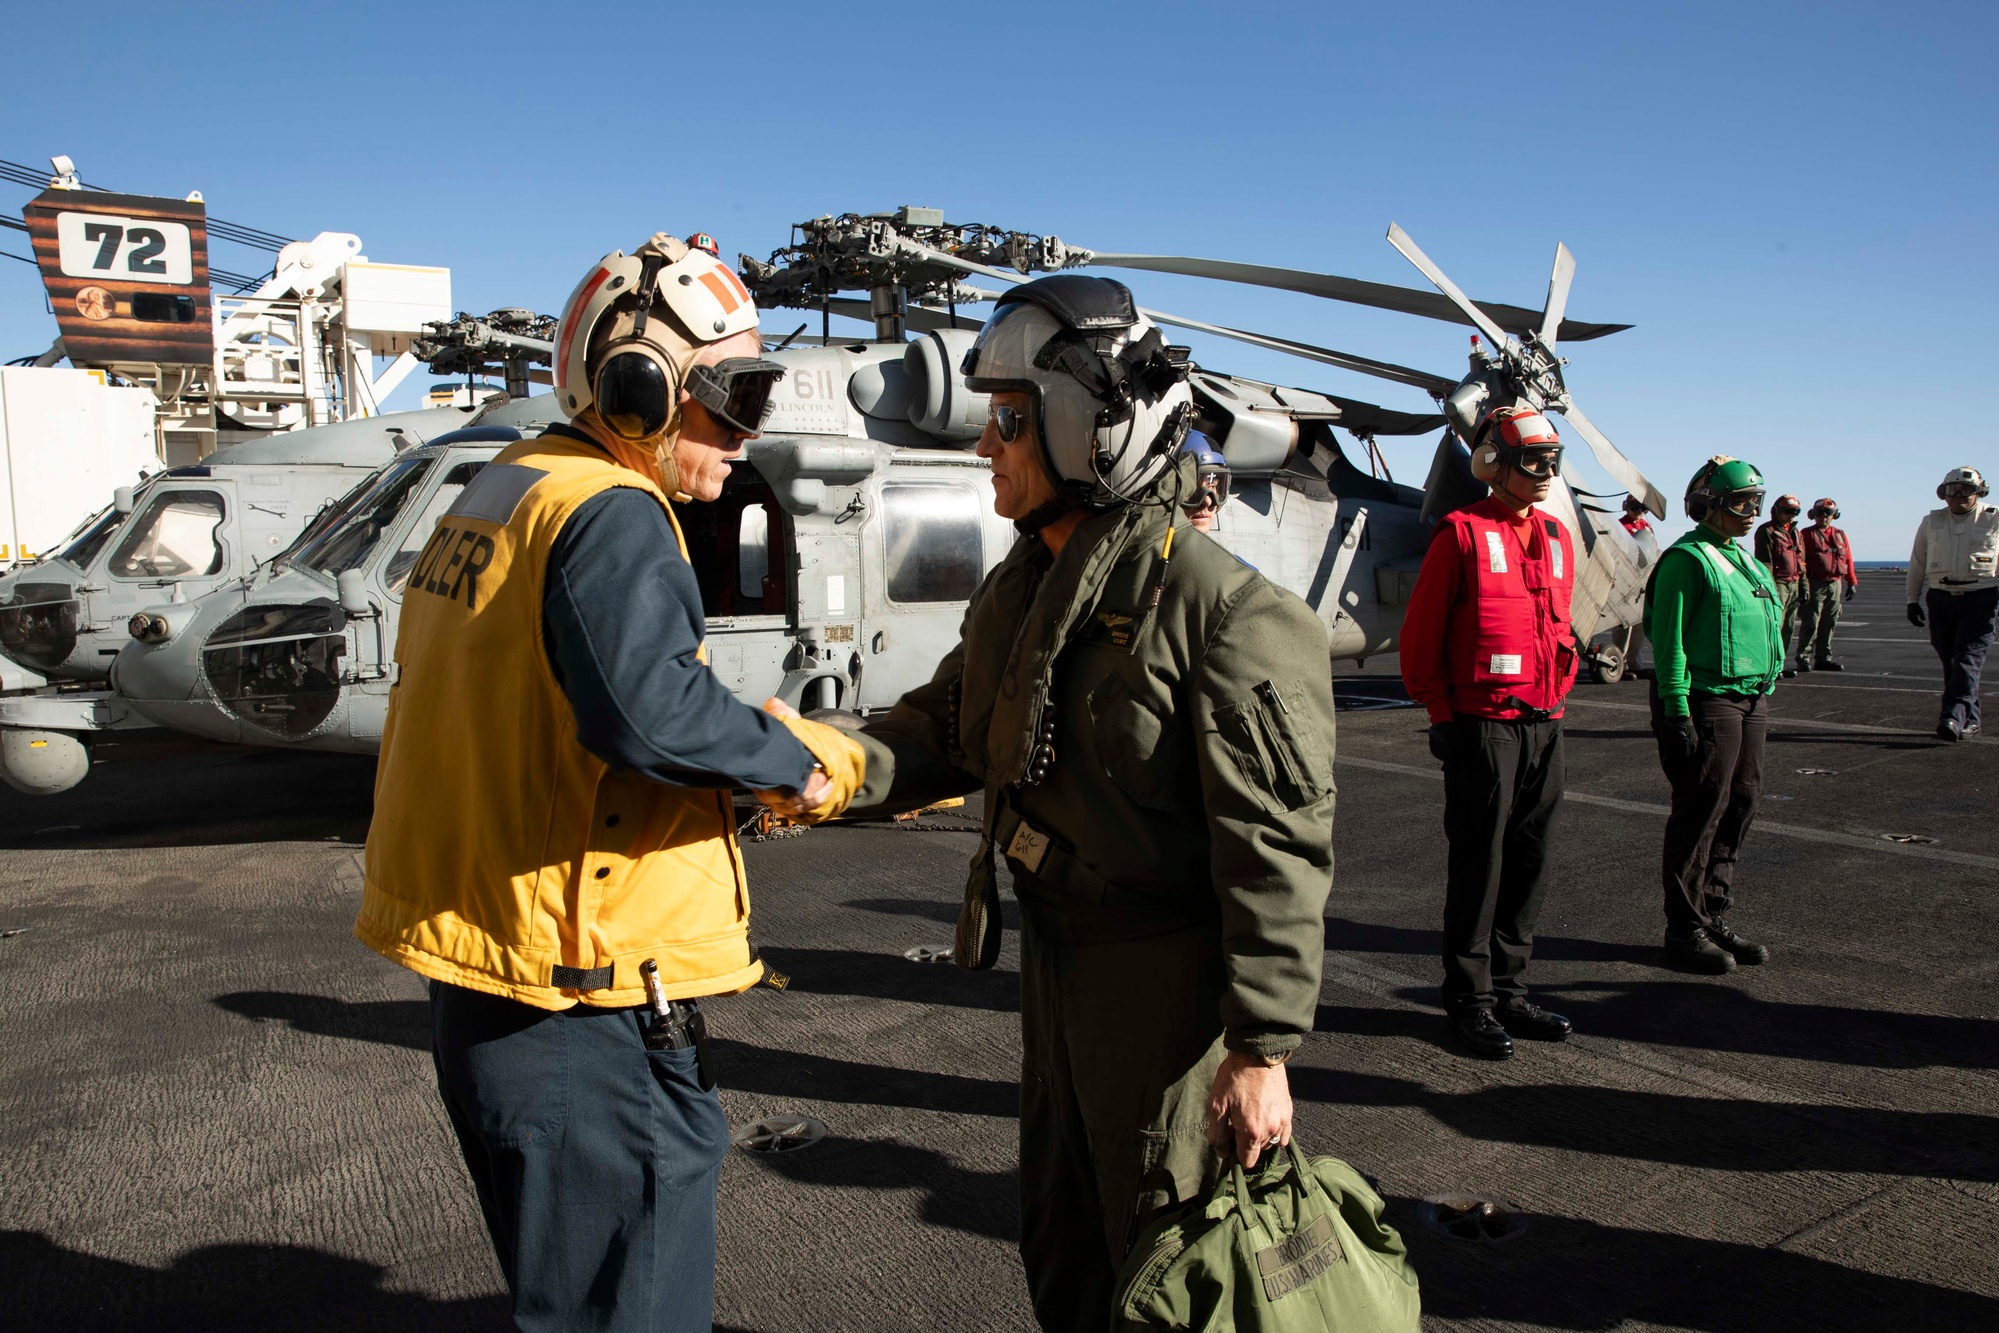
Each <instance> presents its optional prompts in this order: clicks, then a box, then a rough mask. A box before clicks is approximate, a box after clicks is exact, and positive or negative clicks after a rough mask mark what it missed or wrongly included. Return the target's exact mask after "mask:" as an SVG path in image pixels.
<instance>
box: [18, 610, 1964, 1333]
mask: <svg viewBox="0 0 1999 1333" xmlns="http://www.w3.org/2000/svg"><path fill="white" fill-rule="evenodd" d="M1901 586H1902V575H1901V573H1900V572H1898V571H1897V572H1889V571H1868V572H1866V573H1865V574H1863V576H1862V587H1861V591H1860V595H1859V597H1858V598H1857V599H1856V600H1855V601H1854V602H1853V603H1851V604H1850V605H1849V607H1848V608H1847V617H1848V618H1847V619H1845V620H1844V621H1842V623H1841V625H1840V629H1839V636H1838V640H1837V644H1836V648H1837V651H1838V653H1839V654H1840V656H1841V657H1842V658H1843V660H1844V662H1845V665H1846V670H1845V671H1844V672H1843V673H1842V674H1839V675H1829V674H1825V673H1816V674H1812V675H1808V676H1802V677H1800V678H1799V679H1797V680H1796V681H1787V682H1784V683H1783V684H1782V686H1781V687H1780V688H1779V690H1778V692H1777V694H1776V696H1775V699H1774V701H1773V702H1774V715H1775V718H1776V724H1775V728H1774V730H1773V733H1772V738H1771V744H1770V750H1769V756H1770V757H1769V762H1768V771H1767V777H1766V783H1765V794H1764V797H1763V805H1762V808H1761V812H1760V814H1759V817H1758V822H1757V825H1756V828H1755V830H1754V832H1753V833H1752V835H1751V837H1750V840H1749V845H1748V849H1747V852H1746V855H1745V858H1744V860H1743V863H1742V866H1741V871H1740V874H1739V875H1738V878H1737V887H1738V895H1739V905H1738V907H1737V909H1736V911H1735V919H1736V920H1737V921H1738V922H1739V923H1740V924H1741V925H1742V926H1743V928H1744V929H1745V930H1749V931H1752V932H1753V933H1754V934H1755V936H1756V938H1758V939H1762V940H1766V941H1767V942H1768V943H1769V944H1770V946H1771V949H1772V954H1773V956H1772V958H1771V960H1770V962H1769V963H1768V964H1767V965H1765V966H1762V967H1753V968H1741V969H1738V970H1737V971H1735V972H1734V973H1733V974H1732V975H1729V976H1726V977H1718V978H1717V977H1707V976H1695V975H1690V974H1688V973H1685V972H1681V971H1676V970H1673V969H1671V968H1669V967H1668V966H1667V965H1666V963H1665V960H1664V957H1663V955H1662V951H1661V949H1660V933H1661V924H1662V918H1661V911H1660V888H1659V869H1658V866H1659V853H1660V835H1661V829H1662V826H1663V822H1664V815H1665V813H1666V800H1667V792H1666V788H1665V783H1664V780H1663V778H1662V777H1661V775H1660V770H1659V764H1658V761H1657V758H1656V754H1655V748H1654V742H1653V738H1652V736H1651V734H1650V732H1649V730H1648V719H1647V709H1646V686H1645V684H1644V682H1642V681H1632V680H1627V681H1625V682H1623V683H1619V684H1614V685H1600V684H1589V683H1585V684H1583V685H1580V686H1578V688H1577V689H1576V691H1575V694H1574V695H1573V697H1572V699H1571V701H1570V708H1569V713H1568V731H1567V735H1568V738H1569V739H1568V746H1569V750H1568V763H1569V787H1568V796H1567V801H1566V804H1565V806H1564V808H1563V810H1562V812H1561V814H1560V816H1559V823H1558V825H1557V836H1556V839H1555V848H1554V852H1553V860H1552V864H1551V868H1550V889H1549V893H1548V899H1547V905H1546V907H1545V909H1544V911H1543V914H1542V921H1541V929H1540V933H1539V939H1538V943H1537V948H1536V950H1535V954H1536V958H1535V966H1534V969H1533V974H1532V977H1531V981H1532V983H1533V986H1534V996H1535V998H1536V1000H1538V1001H1540V1002H1542V1003H1544V1004H1547V1005H1549V1006H1550V1007H1554V1008H1559V1009H1560V1010H1562V1011H1563V1012H1565V1013H1567V1014H1568V1015H1569V1016H1571V1017H1572V1018H1573V1019H1574V1021H1575V1027H1576V1035H1575V1036H1574V1037H1573V1038H1572V1039H1571V1040H1569V1041H1568V1042H1567V1043H1566V1044H1562V1045H1548V1044H1544V1043H1522V1046H1521V1049H1520V1051H1519V1052H1518V1053H1517V1055H1516V1056H1515V1058H1513V1059H1512V1060H1510V1061H1508V1062H1506V1063H1503V1064H1495V1063H1486V1062H1482V1061H1478V1060H1474V1059H1471V1058H1468V1057H1466V1056H1465V1055H1463V1054H1461V1053H1460V1051H1459V1050H1458V1049H1457V1048H1455V1047H1454V1046H1452V1045H1450V1044H1448V1043H1447V1041H1446V1030H1445V1026H1444V1022H1443V1018H1442V1014H1441V1010H1440V1008H1439V1001H1438V979H1439V975H1440V967H1439V962H1438V958H1437V953H1438V934H1437V921H1438V913H1439V910H1440V905H1441V901H1442V879H1443V870H1444V840H1443V838H1442V836H1441V833H1440V829H1439V808H1440V805H1441V801H1442V784H1441V782H1440V781H1439V773H1438V770H1437V765H1436V763H1435V761H1433V760H1432V759H1431V758H1430V756H1429V754H1428V752H1427V751H1426V749H1425V744H1424V738H1423V723H1424V719H1423V716H1422V713H1421V712H1420V710H1412V709H1408V708H1404V707H1394V706H1390V705H1392V704H1393V703H1394V702H1395V701H1397V700H1398V699H1399V698H1400V684H1399V680H1398V678H1397V675H1396V665H1395V661H1394V659H1392V658H1377V659H1375V660H1372V661H1370V662H1368V663H1367V664H1366V666H1365V668H1364V669H1362V670H1358V671H1356V670H1355V669H1354V668H1353V665H1352V664H1351V663H1342V664H1340V667H1339V692H1340V694H1341V696H1342V698H1343V700H1344V701H1345V702H1346V703H1347V704H1349V705H1351V706H1350V707H1349V708H1347V710H1346V711H1343V712H1342V713H1341V715H1340V729H1341V735H1340V737H1339V761H1338V766H1337V776H1338V782H1339V807H1338V815H1337V822H1336V832H1335V839H1334V845H1335V851H1336V855H1337V870H1336V877H1335V882H1334V888H1333V894H1332V899H1331V901H1330V904H1329V906H1328V909H1327V920H1326V946H1327V951H1328V952H1327V960H1326V981H1325V987H1324V991H1323V995H1322V998H1321V1002H1320V1009H1319V1018H1318V1023H1317V1030H1316V1032H1315V1033H1314V1035H1312V1036H1311V1037H1309V1038H1308V1039H1307V1042H1306V1045H1305V1048H1304V1050H1303V1052H1302V1053H1301V1054H1300V1056H1299V1057H1298V1059H1297V1060H1296V1061H1295V1062H1294V1063H1293V1065H1292V1067H1291V1068H1292V1076H1291V1077H1292V1087H1293V1090H1294V1094H1295V1095H1296V1097H1297V1099H1298V1113H1297V1126H1298V1137H1299V1140H1300V1142H1301V1143H1302V1144H1303V1145H1304V1146H1305V1147H1307V1148H1309V1149H1310V1150H1311V1151H1312V1152H1315V1153H1329V1154H1334V1155H1337V1156H1339V1157H1341V1158H1344V1159H1345V1160H1347V1161H1349V1162H1351V1163H1352V1164H1353V1165H1354V1166H1355V1167H1356V1168H1358V1169H1359V1170H1360V1171H1362V1172H1364V1173H1366V1174H1367V1175H1368V1176H1369V1177H1371V1178H1373V1179H1374V1180H1376V1181H1378V1182H1379V1185H1380V1188H1381V1191H1382V1193H1383V1194H1384V1195H1385V1196H1386V1197H1387V1198H1388V1200H1389V1214H1388V1218H1389V1221H1391V1222H1392V1223H1393V1224H1394V1225H1395V1226H1396V1227H1397V1228H1398V1229H1399V1230H1400V1231H1401V1233H1402V1234H1403V1236H1404V1237H1405V1238H1407V1240H1408V1242H1409V1244H1410V1246H1411V1249H1412V1253H1413V1257H1414V1262H1415V1265H1416V1268H1417V1270H1418V1272H1419V1274H1420V1276H1421V1281H1422V1294H1423V1305H1424V1311H1425V1326H1426V1327H1428V1328H1431V1329H1437V1330H1442V1329H1473V1328H1477V1329H1502V1328H1503V1329H1559V1330H1598V1329H1612V1328H1618V1329H1642V1328H1675V1329H1695V1330H1704V1331H1706V1333H1750V1331H1751V1330H1759V1331H1760V1330H1774V1329H1810V1328H1828V1327H1890V1326H1892V1327H1906V1328H1922V1329H1985V1330H1990V1329H1993V1328H1999V1112H1995V1107H1999V1013H1995V1000H1994V998H1993V996H1994V982H1995V980H1999V962H1995V961H1994V958H1993V954H1992V947H1993V942H1994V940H1995V939H1999V896H1995V893H1994V885H1995V882H1999V876H1995V871H1999V827H1995V825H1994V823H1993V821H1992V819H1991V815H1990V812H1991V810H1992V808H1993V801H1994V799H1995V796H1999V745H1995V744H1993V743H1992V742H1991V741H1989V740H1985V741H1980V742H1977V743H1970V744H1963V745H1956V746H1951V745H1945V744H1942V743H1940V742H1938V741H1937V740H1935V739H1934V738H1933V737H1932V735H1931V728H1932V726H1933V725H1934V721H1935V702H1936V694H1937V689H1938V669H1937V664H1936V659H1935V657H1934V655H1933V654H1932V653H1931V650H1930V648H1929V645H1928V643H1927V641H1926V640H1925V639H1924V637H1923V635H1922V633H1921V632H1920V631H1918V630H1915V629H1912V628H1910V627H1909V626H1908V625H1907V624H1905V622H1904V618H1903V607H1902V601H1903V599H1902V596H1901ZM124 735H125V734H121V735H115V736H111V737H107V738H106V740H105V742H104V743H102V744H100V746H99V747H98V749H97V751H96V754H95V759H96V763H97V769H96V772H95V774H94V776H93V778H92V780H91V781H90V782H88V783H86V784H84V785H83V786H81V787H78V788H77V789H75V790H72V791H69V792H66V793H63V794H61V795H58V796H53V797H45V798H39V799H37V798H30V797H26V796H22V795H19V794H17V793H14V792H12V791H0V846H4V847H5V848H6V849H7V850H6V853H5V855H6V866H7V873H6V875H5V881H6V886H5V889H4V893H0V987H4V995H5V1003H4V1007H0V1013H4V1015H5V1017H4V1019H0V1024H4V1032H5V1038H4V1046H5V1050H6V1066H5V1068H6V1077H5V1079H4V1081H0V1163H4V1168H0V1290H5V1291H7V1292H8V1293H9V1307H8V1309H7V1310H6V1311H5V1312H4V1313H0V1321H4V1322H5V1323H7V1324H8V1325H10V1326H13V1327H19V1328H37V1329H57V1328H60V1329H74V1330H87V1329H113V1328H118V1329H150V1328H168V1327H172V1328H187V1329H245V1330H249V1329H259V1330H262V1329H272V1328H286V1329H291V1330H309V1329H328V1330H331V1329H341V1330H362V1329H426V1330H447V1329H449V1330H458V1329H465V1330H471V1329H498V1328H502V1327H505V1326H506V1324H507V1313H506V1311H507V1305H506V1300H505V1294H504V1293H505V1287H504V1283H503V1281H502V1279H501V1275H500V1272H499V1269H498V1267H497V1265H496V1264H495V1261H494V1258H493V1254H492V1249H491V1246H490V1244H489V1242H488V1240H487V1237H486V1234H485V1231H484V1229H483V1227H482V1224H481V1221H480V1217H479V1214H478V1211H477V1207H476V1204H475V1201H474V1196H473V1191H472V1190H471V1188H470V1187H469V1185H468V1183H467V1182H466V1181H465V1180H464V1167H463V1165H462V1164H461V1161H460V1158H459V1154H458V1151H457V1149H456V1146H455V1145H454V1142H453V1139H452V1135H451V1131H450V1128H449V1125H448V1124H447V1122H446V1119H445V1115H444V1112H443V1110H442V1109H441V1107H440V1104H439V1101H438V1097H437V1094H436V1090H435V1081H434V1074H433V1070H432V1064H431V1058H430V1054H429V1051H430V1032H429V1011H428V1007H427V1003H426V1000H425V992H424V983H423V982H422V981H421V980H420V979H419V978H417V977H416V976H415V975H413V974H412V973H410V972H407V971H404V970H402V969H399V968H397V967H394V966H392V965H391V964H389V963H387V962H385V961H384V960H383V959H382V958H380V957H378V956H377V955H376V954H374V953H372V952H370V951H369V950H367V949H365V948H363V947H362V946H361V945H359V944H358V943H356V942H355V941H354V939H353V938H352V935H351V934H350V930H351V927H352V924H353V920H354V915H355V910H356V907H357V905H358V902H359V898H360V890H361V871H360V858H361V847H362V843H363V840H364V838H365V835H366V832H367V828H368V821H369V813H370V801H371V783H372V778H373V773H374V762H373V760H371V759H367V758H362V757H355V756H346V755H328V754H312V753H306V752H299V751H279V750H261V749H252V748H237V747H230V746H224V745H219V744H215V745H211V744H209V743H206V742H200V741H194V740H189V739H175V740H154V739H149V738H148V737H146V736H145V735H144V734H131V735H132V739H125V738H124ZM112 742H118V743H116V744H113V743H112ZM976 815H977V808H976V803H974V805H973V807H971V808H970V809H967V810H953V811H945V812H942V813H940V814H934V815H927V816H925V817H923V818H922V819H920V820H919V821H917V822H916V823H915V824H912V825H885V824H880V823H874V824H849V825H834V826H830V827H825V828H820V829H815V830H811V831H809V832H804V833H801V834H798V835H796V836H788V837H782V838H776V839H772V840H769V841H763V842H753V843H749V844H747V845H746V847H745V854H746V856H747V858H748V862H749V868H750V877H751V890H752V893H753V895H754V902H755V911H756V926H757V933H758V940H759V944H760V945H761V946H762V948H763V951H764V953H765V955H766V957H767V958H768V959H769V960H770V961H771V962H772V963H773V964H775V965H776V966H777V967H779V968H781V969H782V970H783V971H784V972H786V973H788V974H790V976H791V977H792V979H793V980H792V984H791V986H790V989H789V990H788V992H786V993H783V994H779V993H776V992H773V991H770V990H767V989H761V988H760V989H758V990H756V991H754V992H752V993H750V994H747V995H743V996H740V997H736V998H733V999H729V1000H723V1001H717V1002H715V1003H713V1004H712V1005H711V1006H710V1007H709V1023H710V1026H711V1031H712V1033H713V1034H714V1036H715V1038H716V1039H717V1040H716V1047H717V1052H718V1055H719V1066H720V1077H721V1083H722V1088H723V1092H722V1100H723V1105H724V1107H725V1108H726V1110H727V1112H728V1115H729V1119H730V1122H731V1124H732V1126H735V1127H737V1128H738V1129H739V1130H744V1131H749V1130H752V1129H754V1127H755V1125H756V1122H758V1121H759V1120H768V1119H770V1118H773V1117H787V1116H788V1117H794V1118H795V1119H794V1120H791V1121H785V1120H777V1121H775V1122H774V1124H767V1125H766V1127H765V1132H764V1133H763V1134H762V1135H761V1137H760V1138H759V1137H758V1136H756V1135H754V1134H750V1133H747V1132H746V1133H745V1134H744V1137H745V1138H757V1140H758V1143H759V1144H761V1145H764V1146H769V1145H770V1144H772V1143H773V1142H774V1143H776V1144H777V1146H778V1147H779V1148H780V1149H782V1150H780V1151H761V1152H760V1151H754V1150H752V1148H750V1147H744V1148H739V1149H732V1150H731V1152H730V1154H729V1157H728V1161H727V1163H726V1165H725V1167H724V1172H723V1176H722V1184H721V1206H720V1227H721V1240H720V1260H719V1266H718V1272H717V1301H716V1324H717V1327H719V1328H725V1329H735V1330H745V1331H747V1330H757V1333H792V1331H794V1330H795V1331H799V1333H803V1331H804V1330H852V1329H869V1330H872V1329H941V1328H954V1329H956V1328H966V1329H974V1328H976V1329H993V1330H1015V1329H1021V1330H1024V1329H1030V1328H1032V1327H1033V1320H1032V1317H1031V1314H1030V1311H1029V1308H1028V1305H1027V1298H1026V1290H1025V1286H1024V1284H1023V1281H1022V1279H1021V1275H1020V1261H1019V1259H1018V1257H1017V1254H1016V1251H1015V1242H1016V1236H1017V1230H1018V1220H1017V1208H1016V1203H1015V1194H1014V1190H1015V1185H1014V1176H1013V1167H1014V1157H1015V1152H1016V1147H1015V1143H1016V1125H1015V1117H1016V1109H1017V1097H1018V1093H1017V1079H1018V1060H1019V1041H1020V1038H1019V1023H1018V1019H1017V1010H1018V1001H1019V996H1018V982H1017V977H1016V974H1015V971H1014V968H1015V966H1016V960H1017V951H1016V941H1015V939H1014V937H1013V935H1012V932H1011V931H1010V930H1009V932H1008V940H1007V949H1006V952H1005V953H1003V955H1002V958H1001V961H1000V964H999V966H998V968H997V969H995V970H994V971H991V972H986V973H967V972H964V971H961V970H959V969H958V968H956V967H954V966H952V965H950V964H949V963H938V962H924V961H918V959H920V958H921V957H922V953H921V951H922V950H923V949H925V948H931V949H936V948H945V947H948V946H949V944H950V942H951V939H952V922H953V920H954V918H955V915H956V911H957V902H958V898H959V895H960V892H961V886H962V884H963V882H964V866H965V861H966V858H967V855H968V854H969V852H970V850H971V848H972V846H973V845H974V843H973V840H974V835H973V833H971V832H969V831H967V830H968V829H970V828H971V827H973V824H972V820H973V819H974V818H975V817H976ZM1007 910H1008V911H1009V913H1010V912H1011V911H1012V903H1011V900H1010V899H1009V900H1008V904H1007ZM912 952H915V953H916V954H917V957H916V958H912V957H910V956H909V955H910V954H911V953H912ZM798 1119H805V1120H810V1121H816V1122H817V1125H810V1124H808V1125H806V1126H804V1127H803V1129H802V1130H796V1131H795V1132H791V1133H789V1134H787V1132H786V1131H787V1127H789V1126H795V1125H796V1123H797V1120H798ZM820 1125H823V1127H824V1134H823V1136H822V1137H817V1138H816V1140H815V1139H814V1135H816V1134H817V1133H818V1126H820ZM793 1145H800V1146H793ZM1458 1196H1463V1197H1465V1198H1469V1199H1474V1200H1485V1201H1490V1202H1493V1203H1494V1204H1495V1205H1496V1212H1495V1214H1494V1216H1495V1217H1497V1218H1499V1219H1500V1220H1501V1222H1502V1223H1503V1225H1499V1226H1497V1227H1496V1228H1494V1229H1491V1230H1489V1231H1483V1232H1481V1231H1477V1230H1473V1231H1472V1232H1471V1238H1469V1239H1468V1238H1466V1237H1465V1236H1464V1235H1463V1234H1459V1235H1453V1234H1451V1231H1452V1229H1451V1228H1450V1227H1449V1226H1448V1225H1446V1223H1445V1217H1446V1216H1447V1214H1440V1212H1439V1201H1443V1203H1444V1206H1445V1207H1446V1208H1448V1207H1450V1206H1451V1204H1450V1200H1451V1199H1453V1198H1454V1197H1458ZM1459 1230H1460V1231H1461V1232H1462V1231H1463V1230H1464V1229H1463V1228H1460V1229H1459Z"/></svg>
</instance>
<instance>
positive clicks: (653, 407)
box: [591, 343, 680, 441]
mask: <svg viewBox="0 0 1999 1333" xmlns="http://www.w3.org/2000/svg"><path fill="white" fill-rule="evenodd" d="M591 388H592V392H593V393H594V394H595V395H596V399H597V415H598V416H599V417H600V418H602V419H603V422H604V424H605V425H606V426H609V427H610V428H611V429H612V430H613V431H614V432H616V433H617V435H618V436H619V437H620V438H621V439H626V440H632V441H638V440H649V439H652V438H653V437H654V436H657V435H658V434H660V433H661V432H662V431H664V430H665V429H666V428H667V425H668V423H669V422H671V421H672V419H673V408H674V406H675V405H676V402H677V400H678V398H679V396H680V395H679V384H678V383H677V381H676V380H675V379H674V377H673V376H671V375H670V374H669V373H668V371H667V368H666V365H665V363H664V361H663V360H662V358H661V357H660V356H659V355H658V354H657V353H655V352H654V351H653V350H652V349H651V348H650V347H641V346H638V345H636V344H631V343H627V344H626V345H625V346H624V347H622V348H616V347H614V348H613V349H612V351H611V354H610V355H609V356H607V357H605V358H604V364H603V365H602V366H600V367H598V369H597V379H596V383H595V384H593V385H592V386H591Z"/></svg>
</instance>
